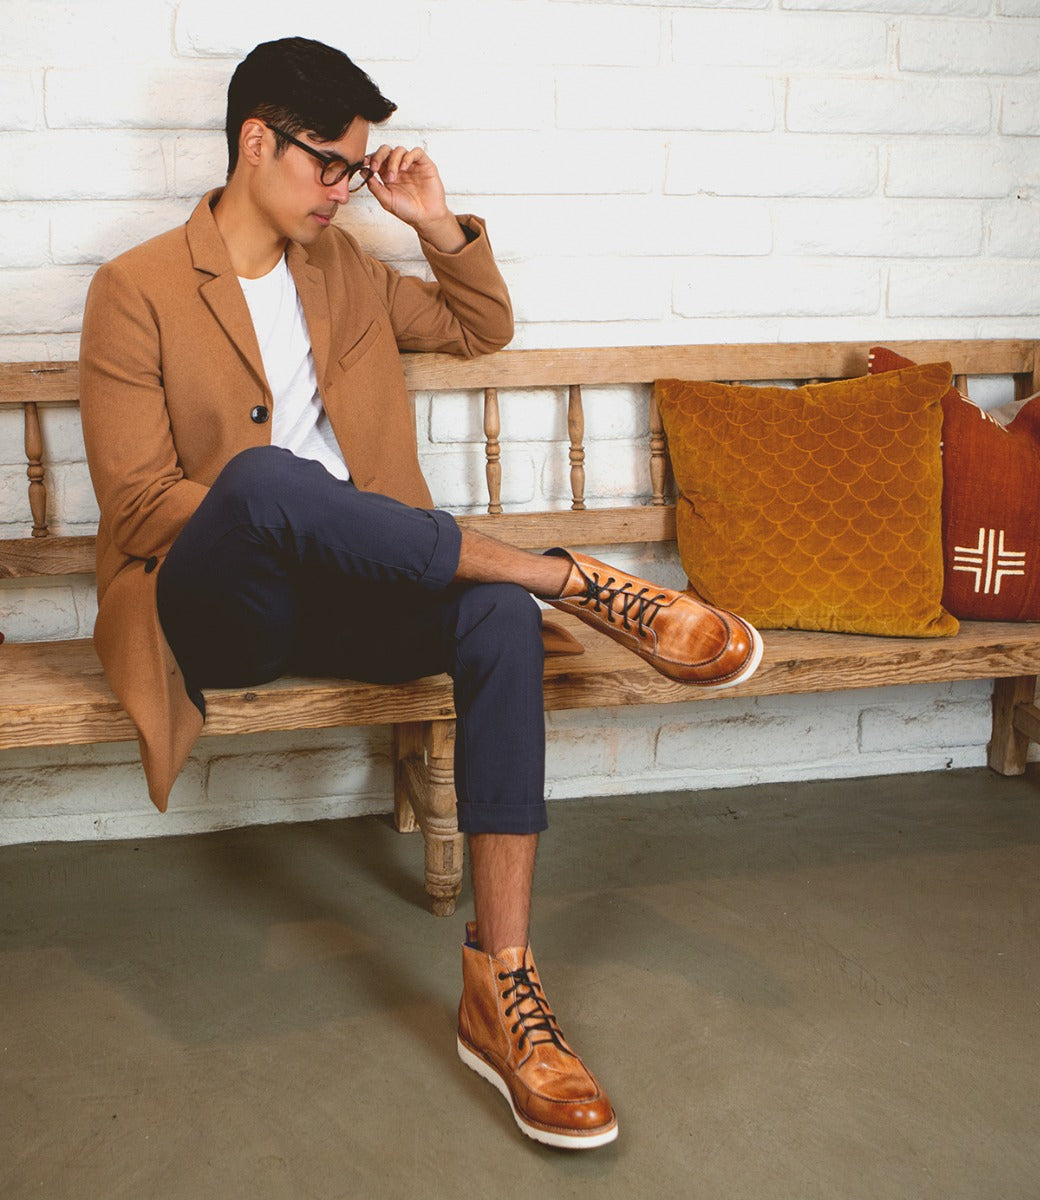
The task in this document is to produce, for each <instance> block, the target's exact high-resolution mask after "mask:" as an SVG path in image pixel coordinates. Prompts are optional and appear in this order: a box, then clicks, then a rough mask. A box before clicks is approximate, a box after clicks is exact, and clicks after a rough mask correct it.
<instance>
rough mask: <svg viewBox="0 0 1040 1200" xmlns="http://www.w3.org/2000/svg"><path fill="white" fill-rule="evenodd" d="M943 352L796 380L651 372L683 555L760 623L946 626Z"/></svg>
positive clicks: (716, 598) (703, 585)
mask: <svg viewBox="0 0 1040 1200" xmlns="http://www.w3.org/2000/svg"><path fill="white" fill-rule="evenodd" d="M949 387H950V368H949V366H947V365H944V364H931V365H928V366H922V367H910V368H908V369H906V370H903V371H895V372H891V373H888V374H885V375H877V376H869V375H867V376H864V377H863V378H861V379H851V380H842V381H839V382H837V383H825V384H809V385H806V386H805V387H800V388H782V387H753V386H750V385H743V384H732V385H731V384H721V383H694V382H686V381H683V380H678V379H664V380H658V381H657V383H656V385H655V389H654V390H655V396H656V398H657V403H658V406H659V408H660V411H661V416H662V418H663V420H664V426H665V431H666V433H667V434H668V447H669V454H670V456H671V460H672V467H673V470H674V473H675V480H676V484H677V487H678V492H679V496H678V501H677V512H676V523H677V528H678V541H679V556H680V558H681V560H682V564H683V567H684V569H685V570H686V573H687V575H688V576H689V579H690V582H691V584H692V585H693V587H694V588H695V589H696V590H697V591H698V592H699V593H700V594H701V595H702V596H703V597H704V598H705V599H706V600H708V601H709V602H710V603H712V604H717V605H721V606H722V607H723V608H728V609H732V610H734V611H736V612H738V613H740V614H741V615H742V616H745V617H747V618H748V620H750V621H751V622H753V623H754V624H756V625H759V626H761V627H762V628H765V629H779V628H789V629H822V630H835V631H837V630H840V631H844V632H849V633H876V634H889V635H893V636H903V637H942V636H947V635H949V634H953V633H956V631H957V621H956V620H955V619H954V618H953V617H952V616H950V614H949V613H947V612H946V611H945V610H944V609H943V608H942V606H941V603H940V598H941V596H942V588H943V560H942V538H941V524H940V505H941V500H942V463H941V460H940V453H939V439H940V435H941V429H942V408H941V402H942V398H943V396H944V395H945V394H946V392H947V391H948V390H949Z"/></svg>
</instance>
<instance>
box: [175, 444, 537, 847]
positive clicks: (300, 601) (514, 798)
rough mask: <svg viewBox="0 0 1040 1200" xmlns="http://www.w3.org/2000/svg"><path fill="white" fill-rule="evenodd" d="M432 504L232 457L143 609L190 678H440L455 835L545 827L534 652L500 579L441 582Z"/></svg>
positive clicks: (530, 623)
mask: <svg viewBox="0 0 1040 1200" xmlns="http://www.w3.org/2000/svg"><path fill="white" fill-rule="evenodd" d="M460 544H461V534H460V532H459V528H458V525H457V524H456V523H455V520H454V518H452V517H451V516H450V515H449V514H448V513H444V512H440V511H437V510H425V509H416V508H410V507H408V506H407V505H405V504H400V503H398V502H397V501H396V500H392V499H390V498H389V497H387V496H381V495H377V494H375V493H371V492H362V491H359V490H358V489H357V488H356V487H355V486H354V484H353V483H345V482H343V481H342V480H339V479H336V478H335V477H334V476H332V475H330V474H329V472H328V471H326V470H325V468H324V467H323V466H321V465H320V464H319V463H316V462H312V461H310V460H307V459H301V458H297V457H296V456H295V455H293V454H291V453H290V452H289V451H288V450H282V449H278V448H276V447H270V446H264V447H257V448H254V449H250V450H245V451H243V452H242V453H241V454H238V455H236V457H235V458H233V459H232V460H231V461H230V462H229V463H228V464H227V466H226V467H225V468H224V470H223V471H222V472H221V474H220V475H219V476H218V478H217V480H216V482H215V483H214V484H213V487H212V488H211V489H210V490H209V492H208V494H207V495H206V497H205V499H204V500H203V501H202V503H201V504H200V505H199V507H198V509H197V510H196V511H195V513H194V514H193V516H192V517H191V519H190V520H189V521H188V524H187V525H186V526H185V527H184V529H183V530H182V531H181V533H180V534H179V536H178V537H177V539H176V541H175V542H174V544H173V547H172V549H171V550H170V553H169V555H168V556H167V559H166V561H165V563H164V564H163V566H162V568H161V570H160V573H159V579H158V604H159V618H160V621H161V622H162V627H163V631H164V632H165V634H166V637H167V640H168V641H169V643H170V647H171V649H172V650H173V652H174V654H175V655H176V657H177V661H178V663H179V665H180V667H181V669H182V671H183V672H184V676H185V680H186V681H187V683H188V684H189V686H190V687H191V688H203V687H250V686H253V685H255V684H259V683H265V682H267V681H268V680H271V679H274V678H276V677H277V676H279V675H282V674H285V673H293V674H300V675H315V676H325V677H332V678H341V679H357V680H361V681H363V682H368V683H400V682H403V681H405V680H408V679H417V678H419V677H421V676H423V675H432V674H436V673H439V672H441V671H446V672H447V673H448V674H449V675H450V676H451V678H452V680H453V683H454V696H455V712H456V716H457V732H456V740H455V787H456V792H457V794H458V812H459V828H460V829H462V830H463V831H464V832H466V833H521V834H524V833H538V832H540V831H541V830H543V829H545V827H546V824H547V821H546V811H545V794H544V788H545V779H544V777H545V713H544V708H543V703H542V666H543V650H542V640H541V616H540V613H539V610H538V606H537V604H536V603H535V602H534V600H533V599H532V598H531V596H530V595H528V593H527V592H525V591H524V590H523V589H522V588H520V587H518V586H516V585H515V584H507V583H503V584H497V583H496V584H460V583H453V582H452V580H453V577H454V575H455V571H456V568H457V566H458V561H459V547H460Z"/></svg>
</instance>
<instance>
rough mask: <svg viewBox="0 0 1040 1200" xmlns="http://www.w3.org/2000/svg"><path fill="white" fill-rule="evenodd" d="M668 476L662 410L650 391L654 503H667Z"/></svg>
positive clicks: (651, 470)
mask: <svg viewBox="0 0 1040 1200" xmlns="http://www.w3.org/2000/svg"><path fill="white" fill-rule="evenodd" d="M667 477H668V451H667V443H666V442H665V436H664V424H663V422H662V421H661V410H660V409H659V408H658V407H657V397H656V396H655V395H654V394H653V392H651V393H650V485H651V487H652V489H653V495H654V499H653V502H654V504H656V505H658V506H660V505H662V504H665V503H666V501H665V495H664V489H665V480H666V479H667Z"/></svg>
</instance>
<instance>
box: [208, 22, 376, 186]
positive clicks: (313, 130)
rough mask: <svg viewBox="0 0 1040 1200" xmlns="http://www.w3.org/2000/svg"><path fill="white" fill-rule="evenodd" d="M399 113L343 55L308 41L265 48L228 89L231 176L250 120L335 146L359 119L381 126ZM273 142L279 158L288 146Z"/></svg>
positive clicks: (288, 40)
mask: <svg viewBox="0 0 1040 1200" xmlns="http://www.w3.org/2000/svg"><path fill="white" fill-rule="evenodd" d="M396 108H397V105H396V104H394V103H393V102H392V101H390V100H387V98H386V97H385V96H384V95H383V94H382V93H381V92H380V91H379V88H377V87H376V85H375V84H374V83H373V82H372V80H371V79H369V77H368V76H367V75H366V74H365V72H364V71H362V70H361V68H360V67H359V66H357V65H356V64H355V63H353V62H351V61H350V59H349V58H347V56H346V55H345V54H344V53H343V51H342V50H335V49H333V47H332V46H326V45H325V44H324V43H322V42H315V41H312V40H311V39H310V38H299V37H296V38H281V39H280V40H279V41H276V42H262V43H261V44H260V45H259V46H257V47H256V48H255V49H254V50H251V51H250V52H249V54H247V55H246V57H245V58H244V59H243V60H242V61H241V62H240V63H239V64H238V66H237V67H236V68H235V73H234V75H232V76H231V82H230V83H229V84H228V104H227V123H226V126H225V129H226V132H227V144H228V175H229V176H230V175H231V173H232V172H233V171H234V169H235V166H236V164H237V163H238V138H239V135H240V134H241V132H242V124H243V122H245V121H247V120H248V119H249V118H250V117H259V118H260V119H261V120H264V121H268V122H270V123H272V124H275V125H280V126H281V127H282V128H283V129H284V130H285V132H286V133H292V134H297V133H301V132H306V133H310V134H313V136H314V137H315V138H316V139H317V140H318V141H320V142H334V141H335V140H336V139H337V138H340V137H342V136H343V135H344V133H346V131H347V129H348V127H349V126H350V123H351V121H353V120H354V118H355V117H361V118H362V119H363V120H366V121H372V122H374V123H377V124H378V123H379V122H380V121H385V120H386V119H387V118H388V117H389V116H390V114H391V113H393V112H394V111H395V110H396ZM275 141H276V143H277V146H278V153H279V154H280V153H282V151H284V150H285V148H286V146H287V145H288V143H287V142H286V141H285V139H284V138H281V137H279V136H278V135H277V134H275Z"/></svg>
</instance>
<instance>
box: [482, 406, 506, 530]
mask: <svg viewBox="0 0 1040 1200" xmlns="http://www.w3.org/2000/svg"><path fill="white" fill-rule="evenodd" d="M501 432H502V420H501V415H500V413H499V410H498V388H485V389H484V443H485V456H486V458H487V467H486V472H487V487H488V506H487V510H488V512H489V513H492V514H498V513H500V512H501V511H502V447H501V446H500V445H499V441H498V438H499V434H501Z"/></svg>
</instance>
